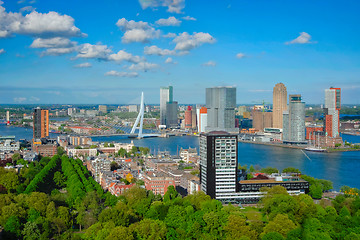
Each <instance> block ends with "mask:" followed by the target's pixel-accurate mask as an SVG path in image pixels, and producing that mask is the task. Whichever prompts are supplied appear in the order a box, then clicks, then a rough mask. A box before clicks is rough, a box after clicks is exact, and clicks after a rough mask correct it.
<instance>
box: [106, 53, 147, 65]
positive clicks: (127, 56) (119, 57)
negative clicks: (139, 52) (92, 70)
mask: <svg viewBox="0 0 360 240" xmlns="http://www.w3.org/2000/svg"><path fill="white" fill-rule="evenodd" d="M108 59H109V60H111V61H116V62H122V61H128V62H132V63H138V62H140V61H141V60H142V59H141V57H139V56H134V55H132V54H131V53H128V52H125V51H124V50H120V51H119V52H118V53H113V54H111V55H110V56H109V58H108Z"/></svg>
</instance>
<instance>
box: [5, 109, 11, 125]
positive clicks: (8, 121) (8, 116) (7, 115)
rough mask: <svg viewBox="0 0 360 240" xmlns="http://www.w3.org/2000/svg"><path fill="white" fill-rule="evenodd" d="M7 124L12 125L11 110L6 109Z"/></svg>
mask: <svg viewBox="0 0 360 240" xmlns="http://www.w3.org/2000/svg"><path fill="white" fill-rule="evenodd" d="M6 124H7V125H10V111H6Z"/></svg>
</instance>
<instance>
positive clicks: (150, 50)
mask: <svg viewBox="0 0 360 240" xmlns="http://www.w3.org/2000/svg"><path fill="white" fill-rule="evenodd" d="M144 53H145V54H146V55H158V56H166V55H175V54H176V51H175V50H169V49H161V48H159V47H157V46H155V45H153V46H150V47H148V46H146V47H145V48H144Z"/></svg>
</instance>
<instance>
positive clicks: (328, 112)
mask: <svg viewBox="0 0 360 240" xmlns="http://www.w3.org/2000/svg"><path fill="white" fill-rule="evenodd" d="M340 109H341V89H340V88H333V87H331V88H330V89H325V108H324V115H325V118H324V126H325V127H324V132H325V135H326V136H329V137H334V138H335V137H338V136H339V125H340V121H339V111H340Z"/></svg>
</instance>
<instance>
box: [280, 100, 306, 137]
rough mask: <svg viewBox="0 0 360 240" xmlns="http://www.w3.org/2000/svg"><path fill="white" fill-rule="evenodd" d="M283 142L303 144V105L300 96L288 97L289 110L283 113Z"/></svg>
mask: <svg viewBox="0 0 360 240" xmlns="http://www.w3.org/2000/svg"><path fill="white" fill-rule="evenodd" d="M283 141H285V142H294V143H303V142H305V103H304V102H301V95H300V94H295V95H289V110H288V111H284V113H283Z"/></svg>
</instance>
